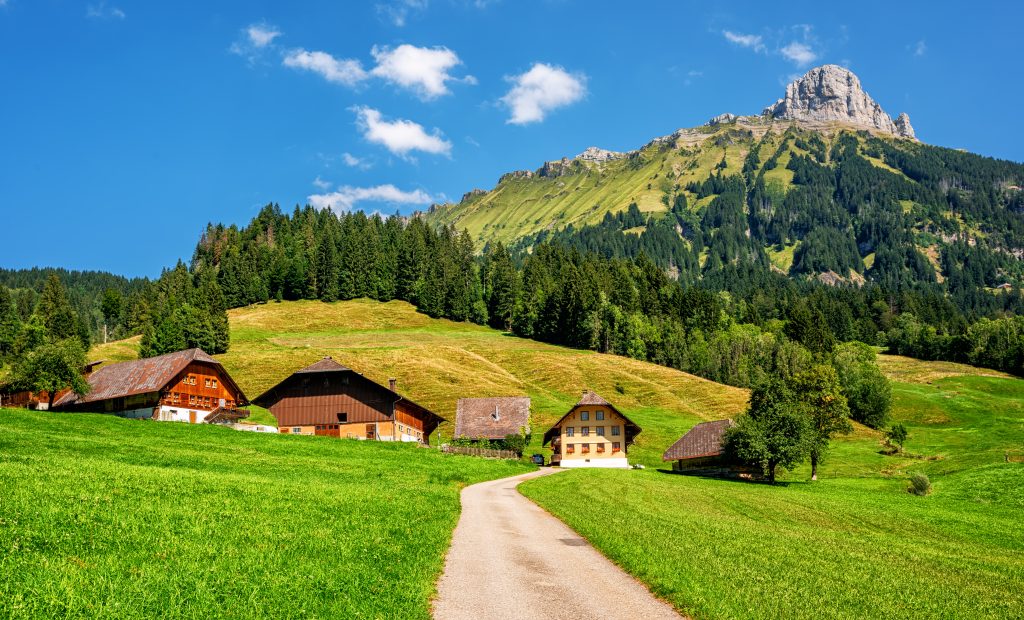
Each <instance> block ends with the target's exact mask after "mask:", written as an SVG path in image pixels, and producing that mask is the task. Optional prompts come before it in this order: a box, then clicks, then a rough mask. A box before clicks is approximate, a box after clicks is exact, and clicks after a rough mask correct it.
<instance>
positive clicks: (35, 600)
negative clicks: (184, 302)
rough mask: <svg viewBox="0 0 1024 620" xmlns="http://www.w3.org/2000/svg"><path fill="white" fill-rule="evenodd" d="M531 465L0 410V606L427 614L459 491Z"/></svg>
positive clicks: (98, 611) (121, 613) (183, 613)
mask: <svg viewBox="0 0 1024 620" xmlns="http://www.w3.org/2000/svg"><path fill="white" fill-rule="evenodd" d="M527 470H528V467H527V466H526V465H523V464H521V463H517V462H507V461H488V460H484V459H474V458H472V457H457V456H451V455H444V454H441V453H440V452H437V451H434V450H426V449H421V448H417V447H415V446H410V445H400V444H390V443H389V444H383V443H376V442H354V441H337V440H332V439H326V438H318V437H302V438H298V437H289V436H285V435H264V434H257V433H241V432H237V431H232V430H230V429H226V428H222V427H214V426H205V425H196V426H189V425H183V424H162V423H148V422H138V421H131V420H122V419H120V418H116V417H113V416H105V415H92V414H58V415H55V414H47V413H45V412H39V413H36V412H29V411H23V410H20V411H14V410H0V489H2V491H0V549H2V550H3V552H2V553H0V617H3V618H98V617H102V618H157V617H161V618H215V617H230V618H294V617H319V618H356V617H360V618H429V617H430V608H429V601H430V597H431V595H432V593H433V592H434V583H435V580H436V579H437V577H438V576H439V574H440V572H441V569H442V566H443V563H444V553H445V551H446V550H447V548H448V544H449V541H450V539H451V532H452V529H453V528H454V527H455V523H456V522H457V520H458V517H459V495H458V494H459V490H460V488H461V487H462V486H464V485H466V484H471V483H473V482H477V481H481V480H487V479H492V478H498V477H503V476H508V475H512V474H516V473H521V472H524V471H527Z"/></svg>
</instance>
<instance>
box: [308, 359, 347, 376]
mask: <svg viewBox="0 0 1024 620" xmlns="http://www.w3.org/2000/svg"><path fill="white" fill-rule="evenodd" d="M351 370H352V369H351V368H349V367H348V366H342V365H341V364H339V363H338V362H336V361H334V360H333V359H332V358H331V356H329V355H328V356H327V357H325V358H324V359H322V360H320V361H319V362H313V363H312V364H310V365H309V366H306V367H305V368H303V369H301V370H296V371H295V374H298V373H300V372H347V371H351Z"/></svg>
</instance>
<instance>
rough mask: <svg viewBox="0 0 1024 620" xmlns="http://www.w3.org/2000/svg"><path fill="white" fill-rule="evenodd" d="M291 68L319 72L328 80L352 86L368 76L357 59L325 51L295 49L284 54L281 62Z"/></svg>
mask: <svg viewBox="0 0 1024 620" xmlns="http://www.w3.org/2000/svg"><path fill="white" fill-rule="evenodd" d="M282 64H284V66H286V67H291V68H293V69H304V70H306V71H312V72H313V73H318V74H320V75H321V76H322V77H323V78H324V79H325V80H327V81H328V82H335V83H337V84H345V85H346V86H353V85H355V84H358V83H359V82H362V81H363V80H365V79H366V78H367V77H368V74H367V73H366V71H364V70H363V66H362V64H360V62H359V61H358V60H353V59H350V58H335V57H334V56H331V55H330V54H328V53H327V52H309V51H306V50H304V49H301V48H299V49H295V50H292V51H290V52H288V53H287V54H285V57H284V61H283V63H282Z"/></svg>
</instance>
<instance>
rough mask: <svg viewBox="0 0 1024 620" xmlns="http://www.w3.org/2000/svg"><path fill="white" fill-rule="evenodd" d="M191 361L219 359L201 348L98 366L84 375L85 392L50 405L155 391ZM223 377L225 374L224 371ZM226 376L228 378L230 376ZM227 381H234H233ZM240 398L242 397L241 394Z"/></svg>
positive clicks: (205, 361)
mask: <svg viewBox="0 0 1024 620" xmlns="http://www.w3.org/2000/svg"><path fill="white" fill-rule="evenodd" d="M192 362H204V363H207V364H211V365H214V366H218V367H222V365H221V363H220V362H218V361H217V360H215V359H213V358H212V357H210V355H209V354H207V353H206V351H203V350H202V349H186V350H184V351H176V352H174V353H167V354H165V355H158V356H156V357H147V358H143V359H139V360H132V361H130V362H121V363H119V364H110V365H108V366H102V367H100V368H99V370H96V371H94V372H92V373H91V374H89V375H88V376H87V377H86V380H88V381H89V385H90V386H91V387H92V389H91V390H90V392H89V393H88V394H86V395H85V396H78V395H77V394H75V393H74V392H70V393H68V394H66V395H64V396H63V397H62V398H61V399H60V400H59V401H57V402H55V403H54V404H53V405H54V407H62V406H67V405H72V404H79V403H93V402H97V401H102V400H109V399H111V398H124V397H126V396H134V395H136V394H147V393H149V392H158V391H160V390H161V389H163V388H164V386H166V385H167V384H168V383H170V382H171V381H172V380H173V379H174V378H175V377H176V376H177V375H178V373H180V372H181V371H182V370H184V369H185V367H187V366H188V365H189V364H190V363H192ZM224 376H225V377H227V376H228V375H227V373H226V372H225V373H224ZM228 378H229V380H230V377H228ZM231 382H232V383H234V381H231ZM235 389H238V386H237V385H235ZM238 393H239V395H242V391H241V390H240V389H238ZM241 400H242V401H244V400H245V397H244V395H242V398H241Z"/></svg>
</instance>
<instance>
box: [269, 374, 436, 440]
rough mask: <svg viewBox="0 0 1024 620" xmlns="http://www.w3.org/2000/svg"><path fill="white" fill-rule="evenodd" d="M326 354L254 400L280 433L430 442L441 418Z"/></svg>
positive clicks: (393, 381)
mask: <svg viewBox="0 0 1024 620" xmlns="http://www.w3.org/2000/svg"><path fill="white" fill-rule="evenodd" d="M389 383H390V387H384V386H383V385H380V384H379V383H376V382H375V381H372V380H370V379H367V378H366V377H364V376H363V375H361V374H359V373H357V372H356V371H354V370H352V369H351V368H347V367H345V366H342V365H341V364H339V363H338V362H336V361H334V360H333V359H331V358H330V357H325V358H324V359H322V360H320V361H319V362H316V363H314V364H311V365H309V366H306V367H305V368H303V369H302V370H298V371H296V372H295V373H294V374H292V375H291V376H290V377H288V378H286V379H285V380H284V381H281V382H280V383H278V384H277V385H275V386H274V387H272V388H270V389H269V390H267V391H266V392H264V393H263V394H261V395H260V396H258V397H257V398H256V399H255V400H253V403H255V404H257V405H259V406H260V407H265V408H267V409H269V410H270V412H271V413H273V414H274V417H275V418H277V426H278V429H279V431H280V432H281V433H284V434H292V435H325V436H329V437H347V438H351V439H374V440H379V441H418V442H420V443H423V444H428V443H429V438H430V434H431V433H432V432H434V429H436V428H437V426H438V425H439V424H440V423H441V422H443V421H444V418H442V417H441V416H439V415H437V414H436V413H434V412H433V411H430V410H429V409H427V408H426V407H423V406H420V405H418V404H416V403H415V402H413V401H411V400H409V399H408V398H406V397H404V396H402V395H401V394H399V393H398V392H396V391H395V380H394V379H391V380H390V382H389Z"/></svg>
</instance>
